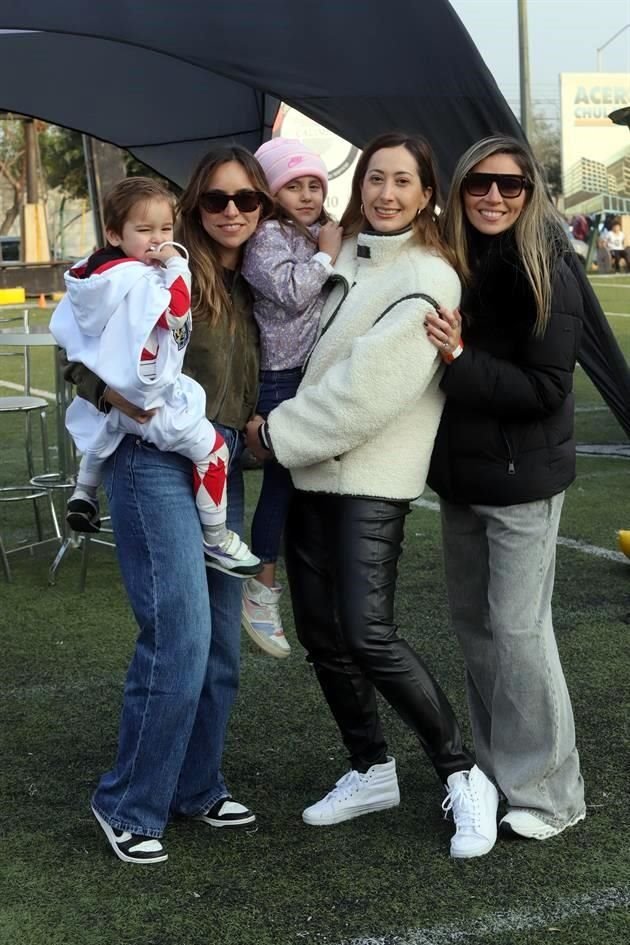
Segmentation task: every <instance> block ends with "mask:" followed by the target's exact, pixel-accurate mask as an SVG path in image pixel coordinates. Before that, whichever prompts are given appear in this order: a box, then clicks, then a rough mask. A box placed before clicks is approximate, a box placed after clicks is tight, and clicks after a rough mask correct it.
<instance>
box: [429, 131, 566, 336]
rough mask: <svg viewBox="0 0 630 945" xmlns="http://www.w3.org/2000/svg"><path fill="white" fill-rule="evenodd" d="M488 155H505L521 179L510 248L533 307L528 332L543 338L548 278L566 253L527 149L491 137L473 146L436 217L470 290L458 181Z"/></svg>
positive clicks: (459, 165)
mask: <svg viewBox="0 0 630 945" xmlns="http://www.w3.org/2000/svg"><path fill="white" fill-rule="evenodd" d="M493 154H509V155H510V156H511V157H513V158H514V160H515V161H516V163H517V164H518V166H519V168H520V171H521V174H522V175H523V176H524V177H526V178H527V181H528V183H529V186H528V188H527V190H526V198H525V204H524V206H523V209H522V211H521V213H520V214H519V216H518V218H517V220H516V222H515V223H514V226H513V231H514V240H515V243H516V248H517V250H518V254H519V257H520V260H521V264H522V266H523V271H524V273H525V276H526V277H527V280H528V282H529V284H530V286H531V290H532V293H533V295H534V300H535V303H536V322H535V324H534V332H535V334H537V335H541V334H543V333H544V331H545V328H546V325H547V322H548V321H549V316H550V312H551V293H552V276H553V268H554V264H555V261H556V259H557V258H558V256H559V255H562V253H563V252H565V251H566V250H567V249H568V241H567V238H566V236H565V234H564V228H563V226H562V217H561V216H560V214H559V213H558V212H557V210H556V209H555V207H554V206H553V204H552V202H551V199H550V197H549V195H548V191H547V185H546V183H545V178H544V175H543V172H542V170H541V168H540V165H539V164H538V162H537V161H536V158H535V157H534V156H533V154H532V153H531V151H530V150H529V148H528V147H527V145H525V144H523V143H522V142H520V141H518V140H517V139H516V138H510V137H507V136H506V135H493V136H492V137H490V138H484V139H483V140H482V141H478V142H477V143H476V144H473V145H472V147H470V148H469V149H468V150H467V151H466V152H465V154H463V155H462V157H461V158H460V159H459V161H458V163H457V166H456V168H455V171H454V173H453V179H452V181H451V188H450V191H449V195H448V199H447V201H446V207H445V208H444V213H443V214H442V216H441V220H440V223H441V224H442V228H443V232H444V236H445V238H446V241H447V242H448V244H449V246H450V247H451V249H452V250H453V252H454V253H455V256H456V259H457V269H458V272H459V273H460V276H461V278H462V281H463V282H464V283H465V284H466V285H470V283H471V282H472V278H473V272H472V268H471V259H470V255H471V253H470V249H471V248H470V229H471V226H472V225H471V224H470V223H469V222H468V219H467V217H466V213H465V210H464V199H463V187H464V178H465V177H466V175H467V174H469V173H470V172H471V171H473V170H474V168H475V167H476V166H477V165H478V164H480V163H481V161H484V160H485V159H486V158H489V157H491V156H492V155H493Z"/></svg>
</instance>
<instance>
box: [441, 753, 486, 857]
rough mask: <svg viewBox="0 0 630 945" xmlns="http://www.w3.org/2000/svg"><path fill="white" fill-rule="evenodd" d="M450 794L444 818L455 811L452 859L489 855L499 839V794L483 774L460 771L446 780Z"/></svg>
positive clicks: (446, 802)
mask: <svg viewBox="0 0 630 945" xmlns="http://www.w3.org/2000/svg"><path fill="white" fill-rule="evenodd" d="M446 784H447V788H448V794H447V795H446V797H445V799H444V802H443V804H442V810H443V811H445V815H446V814H448V812H449V810H450V811H452V812H453V821H454V823H455V833H454V835H453V836H452V837H451V856H454V857H458V858H462V859H464V858H468V857H472V856H483V855H484V854H485V853H489V852H490V850H491V849H492V847H493V846H494V845H495V843H496V840H497V807H498V806H499V794H498V792H497V789H496V787H495V786H494V784H493V783H492V781H490V779H489V778H487V777H486V776H485V774H484V773H483V771H481V769H480V768H478V767H477V765H473V767H472V768H471V769H470V771H457V772H456V773H455V774H451V775H450V776H449V777H448V778H447V781H446Z"/></svg>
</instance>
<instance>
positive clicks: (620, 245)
mask: <svg viewBox="0 0 630 945" xmlns="http://www.w3.org/2000/svg"><path fill="white" fill-rule="evenodd" d="M604 239H605V242H606V248H607V250H608V252H609V253H610V259H611V262H612V265H613V269H614V270H615V272H619V271H620V270H619V263H620V262H621V260H622V259H623V261H624V262H625V264H626V272H627V271H628V260H627V258H626V253H625V242H626V237H625V235H624V232H623V230H622V229H621V221H620V220H615V222H614V223H613V225H612V228H611V229H610V230H608V232H607V233H606V234H605V236H604Z"/></svg>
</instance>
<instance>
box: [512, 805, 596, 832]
mask: <svg viewBox="0 0 630 945" xmlns="http://www.w3.org/2000/svg"><path fill="white" fill-rule="evenodd" d="M585 817H586V811H585V810H581V811H578V812H577V814H574V815H573V817H571V818H570V819H569V820H568V821H567V822H566V823H565V824H560V826H557V825H556V826H552V825H551V824H548V823H546V822H545V821H544V820H543V819H542V817H538V816H536V814H534V812H533V811H529V810H524V809H523V808H519V807H514V808H512V810H510V811H508V812H507V814H506V815H505V817H503V818H502V819H501V821H500V823H499V827H500V828H501V830H502V831H503V832H504V833H512V834H518V835H519V837H526V839H527V840H549V839H550V837H557V836H558V834H559V833H562V831H563V830H566V829H567V827H575V825H576V824H579V822H580V821H581V820H584V818H585Z"/></svg>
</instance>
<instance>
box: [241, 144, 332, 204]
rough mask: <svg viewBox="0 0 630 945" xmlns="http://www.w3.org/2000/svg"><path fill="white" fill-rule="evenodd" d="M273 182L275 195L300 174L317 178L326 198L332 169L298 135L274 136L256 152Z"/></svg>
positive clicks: (272, 187)
mask: <svg viewBox="0 0 630 945" xmlns="http://www.w3.org/2000/svg"><path fill="white" fill-rule="evenodd" d="M254 157H256V158H258V160H259V161H260V164H261V165H262V169H263V171H264V172H265V175H266V177H267V180H268V182H269V190H270V191H271V193H272V194H274V195H275V194H277V193H278V191H279V190H280V189H281V188H282V187H284V185H285V184H288V183H289V181H290V180H295V179H296V177H317V179H318V180H320V181H321V184H322V189H323V191H324V198H325V197H326V194H327V193H328V171H327V170H326V165H325V164H324V162H323V161H322V159H321V158H320V156H319V154H316V153H315V151H311V149H310V148H307V147H306V145H305V144H302V142H301V141H298V140H297V139H296V138H272V139H271V141H265V143H264V144H261V146H260V147H259V148H258V150H257V151H256V153H255V155H254Z"/></svg>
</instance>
